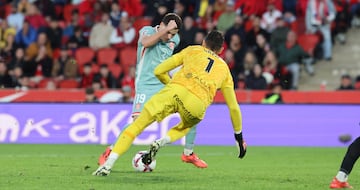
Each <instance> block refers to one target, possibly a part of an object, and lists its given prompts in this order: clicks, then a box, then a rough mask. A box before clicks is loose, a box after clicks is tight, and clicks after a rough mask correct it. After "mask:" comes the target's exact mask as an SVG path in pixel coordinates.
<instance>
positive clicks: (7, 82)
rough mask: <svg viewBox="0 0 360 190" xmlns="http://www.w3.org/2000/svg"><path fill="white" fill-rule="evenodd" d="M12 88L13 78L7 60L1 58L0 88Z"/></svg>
mask: <svg viewBox="0 0 360 190" xmlns="http://www.w3.org/2000/svg"><path fill="white" fill-rule="evenodd" d="M9 87H11V77H10V75H9V74H8V70H7V67H6V64H5V60H3V59H2V58H0V88H9Z"/></svg>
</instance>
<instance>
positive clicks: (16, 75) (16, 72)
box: [9, 65, 24, 88]
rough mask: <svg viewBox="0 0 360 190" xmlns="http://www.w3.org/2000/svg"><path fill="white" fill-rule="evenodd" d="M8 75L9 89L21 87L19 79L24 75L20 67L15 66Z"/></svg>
mask: <svg viewBox="0 0 360 190" xmlns="http://www.w3.org/2000/svg"><path fill="white" fill-rule="evenodd" d="M9 75H10V77H11V84H10V86H9V87H11V88H15V87H16V86H21V85H20V80H21V79H20V78H21V77H22V76H23V75H24V72H23V69H22V67H21V66H20V65H15V67H14V69H13V70H12V71H11V72H9Z"/></svg>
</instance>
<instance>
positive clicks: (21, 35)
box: [15, 20, 37, 48]
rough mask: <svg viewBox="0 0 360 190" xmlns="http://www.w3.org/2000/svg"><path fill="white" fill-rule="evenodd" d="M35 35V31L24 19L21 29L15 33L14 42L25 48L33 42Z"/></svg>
mask: <svg viewBox="0 0 360 190" xmlns="http://www.w3.org/2000/svg"><path fill="white" fill-rule="evenodd" d="M36 36H37V31H36V30H35V29H34V28H33V27H32V26H31V25H30V24H29V22H28V21H26V20H25V21H24V23H23V27H22V29H21V30H20V31H18V32H17V34H16V37H15V42H16V43H17V44H18V45H19V46H21V47H23V48H27V47H28V46H29V45H30V44H31V43H33V42H35V40H36Z"/></svg>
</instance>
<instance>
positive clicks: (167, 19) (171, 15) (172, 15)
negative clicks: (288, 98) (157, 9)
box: [161, 13, 182, 29]
mask: <svg viewBox="0 0 360 190" xmlns="http://www.w3.org/2000/svg"><path fill="white" fill-rule="evenodd" d="M170 20H174V21H175V22H176V25H177V29H180V28H181V27H182V20H181V18H180V17H179V15H177V14H175V13H168V14H166V15H165V16H164V18H163V19H162V21H161V22H163V23H164V24H165V25H168V24H169V22H170Z"/></svg>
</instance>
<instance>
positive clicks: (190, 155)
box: [181, 125, 208, 168]
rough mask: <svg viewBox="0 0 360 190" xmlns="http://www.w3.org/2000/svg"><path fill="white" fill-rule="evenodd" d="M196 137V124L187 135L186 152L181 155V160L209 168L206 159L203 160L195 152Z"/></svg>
mask: <svg viewBox="0 0 360 190" xmlns="http://www.w3.org/2000/svg"><path fill="white" fill-rule="evenodd" d="M195 137H196V125H195V126H194V127H192V128H191V129H190V131H189V132H188V133H187V135H186V136H185V147H184V152H183V154H182V155H181V160H182V161H183V162H186V163H192V164H194V166H196V167H198V168H207V166H208V165H207V163H206V162H205V161H204V160H201V159H200V158H199V157H198V156H197V154H195V153H194V146H195V143H194V142H195Z"/></svg>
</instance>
